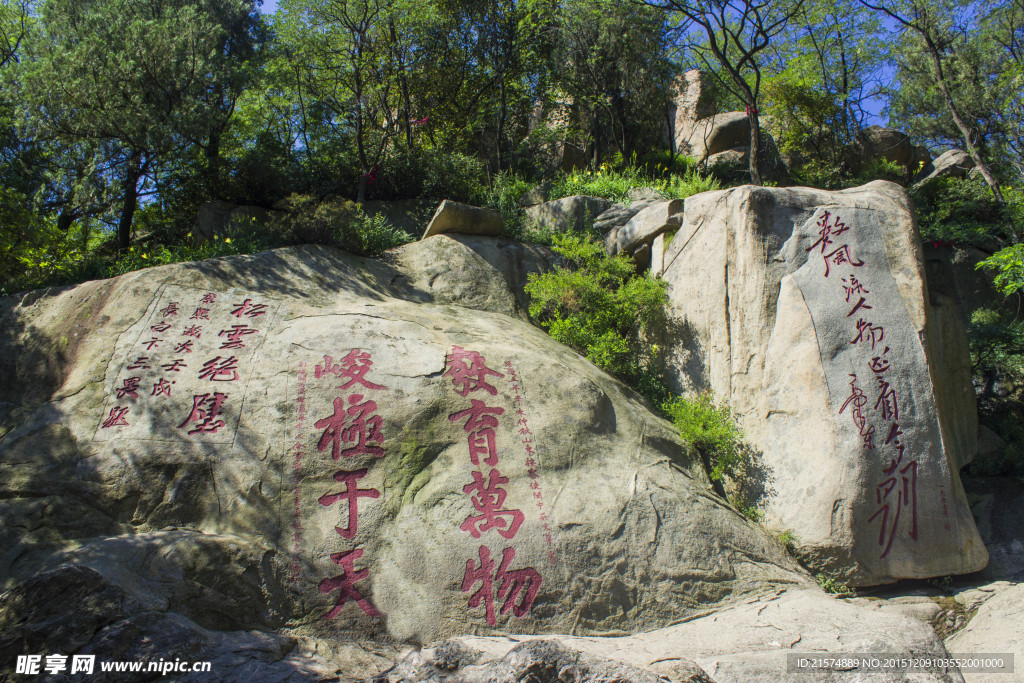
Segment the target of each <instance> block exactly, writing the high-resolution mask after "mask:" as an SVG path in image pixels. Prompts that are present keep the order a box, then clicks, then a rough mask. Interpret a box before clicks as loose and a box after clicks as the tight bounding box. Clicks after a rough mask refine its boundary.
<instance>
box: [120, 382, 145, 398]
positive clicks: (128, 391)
mask: <svg viewBox="0 0 1024 683" xmlns="http://www.w3.org/2000/svg"><path fill="white" fill-rule="evenodd" d="M141 381H142V378H141V377H129V378H127V379H126V380H125V381H124V384H123V385H122V386H119V387H117V388H115V389H114V391H115V392H116V393H117V398H118V400H120V399H122V398H124V397H125V396H127V397H129V398H138V397H139V382H141Z"/></svg>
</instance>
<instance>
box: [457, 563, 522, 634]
mask: <svg viewBox="0 0 1024 683" xmlns="http://www.w3.org/2000/svg"><path fill="white" fill-rule="evenodd" d="M478 554H479V557H480V566H479V567H474V566H473V560H466V573H465V574H464V575H463V577H462V592H463V593H468V592H470V591H471V590H473V587H474V586H475V585H476V584H478V583H479V584H480V588H479V589H477V591H476V592H475V593H473V595H471V596H470V598H469V606H470V607H472V608H477V607H479V606H480V604H481V603H483V605H484V618H485V619H486V620H487V624H488V625H490V626H494V625H495V624H497V619H496V618H495V613H494V599H495V595H494V584H495V583H497V584H498V595H497V598H498V600H502V599H504V601H505V602H504V603H503V604H502V606H501V613H502V614H506V613H508V612H509V611H511V612H512V613H513V614H515V615H516V616H517V617H520V618H521V617H523V616H525V615H526V614H527V613H528V612H529V611H530V608H531V607H533V601H534V600H536V599H537V593H538V592H539V591H540V587H541V583H542V579H541V576H540V573H539V572H537V570H535V569H533V568H532V567H525V568H523V569H513V570H510V569H509V568H508V567H509V565H510V564H512V560H514V559H515V557H516V551H515V548H505V550H504V551H502V554H501V564H499V565H498V571H497V572H495V571H494V560H492V559H491V550H490V548H488V547H487V546H483V545H482V546H480V548H479V550H478ZM517 600H518V603H517V602H516V601H517Z"/></svg>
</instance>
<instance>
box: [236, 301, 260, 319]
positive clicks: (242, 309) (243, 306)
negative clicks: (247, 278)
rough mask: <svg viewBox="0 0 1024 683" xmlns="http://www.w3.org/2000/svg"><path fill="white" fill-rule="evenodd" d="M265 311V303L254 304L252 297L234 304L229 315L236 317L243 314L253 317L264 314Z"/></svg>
mask: <svg viewBox="0 0 1024 683" xmlns="http://www.w3.org/2000/svg"><path fill="white" fill-rule="evenodd" d="M266 312H267V305H266V304H254V303H253V302H252V299H246V300H245V301H243V302H242V303H240V304H235V309H234V310H232V311H231V315H233V316H235V317H236V318H241V317H242V316H243V315H244V316H246V317H249V318H255V317H256V316H260V315H264V314H265V313H266Z"/></svg>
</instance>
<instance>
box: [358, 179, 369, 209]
mask: <svg viewBox="0 0 1024 683" xmlns="http://www.w3.org/2000/svg"><path fill="white" fill-rule="evenodd" d="M368 179H369V175H368V174H367V173H364V174H363V175H361V176H359V189H357V190H356V204H362V203H363V202H364V201H365V200H366V185H367V181H368Z"/></svg>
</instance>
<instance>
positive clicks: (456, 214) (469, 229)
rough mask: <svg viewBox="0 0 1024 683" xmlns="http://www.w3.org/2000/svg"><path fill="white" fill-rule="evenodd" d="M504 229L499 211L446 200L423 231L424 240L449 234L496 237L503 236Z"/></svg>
mask: <svg viewBox="0 0 1024 683" xmlns="http://www.w3.org/2000/svg"><path fill="white" fill-rule="evenodd" d="M502 228H503V224H502V221H501V214H499V213H498V212H497V211H494V210H493V209H482V208H480V207H478V206H470V205H469V204H460V203H459V202H453V201H452V200H450V199H445V200H444V201H443V202H441V204H440V205H439V206H438V207H437V211H435V212H434V217H433V218H431V219H430V224H429V225H427V229H426V230H424V231H423V237H422V239H426V238H428V237H431V236H433V235H443V234H448V233H455V234H459V235H488V236H492V237H494V236H497V235H500V234H501V231H502Z"/></svg>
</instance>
